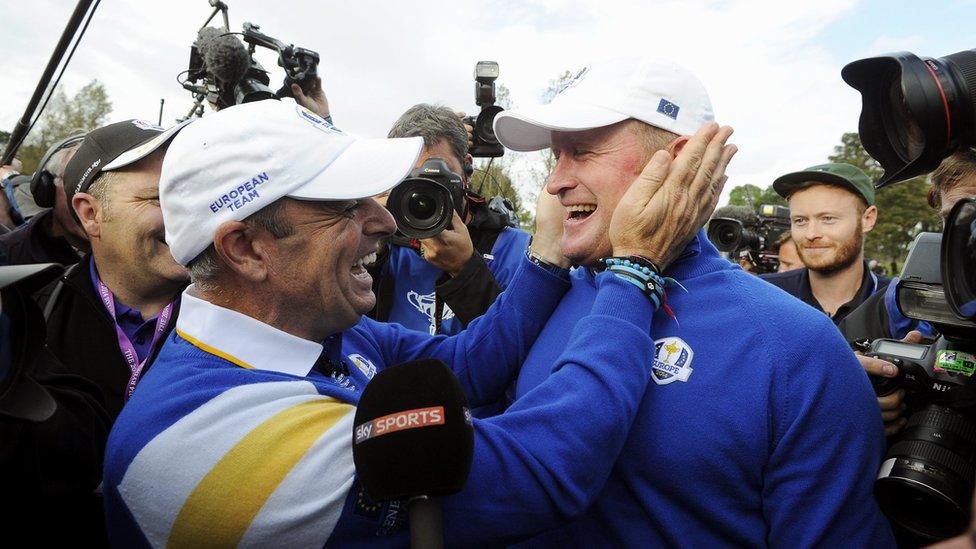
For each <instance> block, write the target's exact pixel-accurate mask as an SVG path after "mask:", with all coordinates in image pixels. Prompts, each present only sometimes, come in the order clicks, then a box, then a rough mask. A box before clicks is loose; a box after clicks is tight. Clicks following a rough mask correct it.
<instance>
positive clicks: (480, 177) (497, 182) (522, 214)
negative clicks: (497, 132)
mask: <svg viewBox="0 0 976 549" xmlns="http://www.w3.org/2000/svg"><path fill="white" fill-rule="evenodd" d="M493 160H494V161H489V162H486V163H485V164H484V165H483V166H478V167H477V168H476V169H475V171H474V174H472V175H471V188H473V189H474V190H475V191H476V192H478V194H480V195H481V196H484V197H485V198H488V199H490V198H492V197H494V196H501V197H503V198H507V199H508V200H510V201H511V202H512V205H513V206H514V207H515V213H516V214H517V215H518V222H519V225H521V226H522V227H523V228H526V227H528V228H531V226H532V222H533V219H534V213H533V212H530V211H528V210H526V209H525V207H524V206H523V203H522V197H521V196H520V195H519V192H518V189H517V188H516V187H515V185H514V184H513V183H512V178H511V177H510V176H509V174H508V166H507V165H505V163H504V162H499V159H498V158H495V159H493Z"/></svg>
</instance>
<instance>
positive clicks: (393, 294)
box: [370, 104, 529, 335]
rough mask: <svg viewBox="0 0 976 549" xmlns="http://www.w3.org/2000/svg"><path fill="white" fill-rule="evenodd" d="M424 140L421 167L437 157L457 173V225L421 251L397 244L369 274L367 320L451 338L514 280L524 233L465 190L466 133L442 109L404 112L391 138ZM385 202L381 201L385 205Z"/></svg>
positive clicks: (426, 107)
mask: <svg viewBox="0 0 976 549" xmlns="http://www.w3.org/2000/svg"><path fill="white" fill-rule="evenodd" d="M415 136H420V137H423V138H424V150H423V152H422V153H421V155H420V158H419V159H418V160H417V166H416V167H418V168H419V167H420V166H422V165H423V164H424V162H426V161H427V160H428V159H430V158H441V159H443V160H444V161H445V162H446V163H447V166H448V168H449V169H450V170H451V171H452V172H454V173H455V174H458V175H460V179H461V188H460V189H453V190H452V195H453V196H454V197H455V200H460V202H461V203H460V204H455V213H454V221H453V223H452V225H451V226H449V227H448V228H447V229H445V230H444V231H443V232H441V233H440V234H437V235H435V236H433V237H431V238H426V239H422V240H420V241H418V242H416V244H418V245H419V247H413V246H409V245H404V244H406V243H403V242H402V240H394V241H393V242H391V243H390V245H389V248H388V250H387V251H386V252H385V253H383V252H381V253H380V259H379V260H378V262H377V263H376V264H374V266H372V267H371V268H370V272H371V273H375V275H374V290H375V292H376V299H377V302H376V309H375V310H374V312H373V313H372V314H370V316H371V317H372V318H375V319H376V320H380V321H383V322H396V323H399V324H402V325H404V326H406V327H408V328H411V329H414V330H421V331H424V332H428V333H430V334H437V333H440V334H448V335H451V334H456V333H458V332H460V331H461V330H463V329H464V328H465V327H466V326H467V325H468V323H469V322H470V321H471V320H473V319H474V318H477V317H479V316H481V315H482V314H484V312H485V311H486V310H487V309H488V307H489V306H490V305H491V304H492V303H493V302H494V301H495V299H496V298H497V297H498V294H500V293H501V292H502V290H503V289H504V287H505V286H506V285H507V284H508V282H509V281H510V280H511V278H512V276H513V275H514V273H515V268H516V266H517V265H518V264H519V262H520V261H521V256H522V251H523V250H525V248H526V246H527V245H528V241H529V235H528V234H526V233H525V232H524V231H521V230H518V229H513V228H511V227H508V226H507V219H506V218H505V217H504V216H502V215H500V214H498V213H495V212H493V211H491V210H490V209H488V207H487V205H486V204H485V201H484V199H482V198H481V197H480V196H478V195H476V194H474V192H472V191H471V189H470V187H469V173H468V172H469V170H470V166H471V162H472V158H471V155H470V154H468V143H469V140H468V133H467V132H466V130H465V127H464V125H463V124H462V123H461V120H460V119H459V118H458V115H457V114H455V113H454V112H453V111H451V110H450V109H448V108H446V107H437V106H434V105H428V104H419V105H415V106H413V107H411V108H410V109H408V110H407V112H405V113H403V115H402V116H401V117H400V119H399V120H397V122H396V123H395V124H394V125H393V128H392V129H391V130H390V133H389V136H388V137H415ZM385 198H386V197H382V198H380V201H381V202H382V203H385Z"/></svg>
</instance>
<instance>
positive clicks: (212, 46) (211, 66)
mask: <svg viewBox="0 0 976 549" xmlns="http://www.w3.org/2000/svg"><path fill="white" fill-rule="evenodd" d="M210 5H211V6H213V7H214V12H213V13H212V14H211V15H210V18H209V19H207V21H206V22H205V23H204V26H203V28H201V29H200V31H199V32H198V33H197V39H196V41H195V42H194V43H193V45H192V46H191V47H190V64H189V69H188V70H187V73H186V75H187V76H186V81H184V82H183V83H182V84H183V87H184V88H185V89H187V90H189V91H191V92H193V94H194V96H195V97H196V99H197V104H196V105H194V109H191V111H190V115H192V114H193V113H194V111H196V110H197V109H198V108H199V109H202V102H203V100H204V99H206V100H207V101H209V102H211V103H214V104H215V105H217V106H218V108H226V107H229V106H232V105H237V104H241V103H249V102H251V101H260V100H263V99H281V98H283V97H292V91H291V86H292V84H298V85H299V86H301V88H302V91H304V92H305V93H309V92H310V91H312V89H313V87H314V86H315V82H316V78H317V76H318V64H319V54H318V53H316V52H314V51H312V50H309V49H306V48H300V47H296V46H294V45H292V44H286V43H284V42H282V41H281V40H278V39H277V38H273V37H271V36H268V35H267V34H264V33H262V32H261V30H260V27H259V26H258V25H255V24H253V23H244V25H243V32H241V33H231V32H230V28H229V24H228V18H227V9H228V8H227V4H225V3H223V2H220V1H218V0H210ZM217 13H222V14H223V19H224V26H223V28H222V29H218V28H213V27H207V24H209V23H210V21H211V20H212V19H213V18H214V16H215V15H217ZM235 34H240V35H241V38H243V40H244V42H245V43H246V44H247V46H248V47H247V48H245V47H244V44H242V43H241V41H240V40H238V39H237V38H236V37H235V36H234V35H235ZM258 46H260V47H262V48H267V49H270V50H272V51H274V52H275V53H277V54H278V66H279V67H282V68H283V69H284V70H285V78H284V82H283V83H282V86H281V87H280V88H279V89H278V91H275V92H272V91H271V88H269V87H268V86H269V85H270V82H271V79H270V77H269V75H268V71H267V70H265V69H264V67H262V66H261V64H260V63H259V62H258V61H257V60H256V59H254V53H255V51H256V50H257V47H258Z"/></svg>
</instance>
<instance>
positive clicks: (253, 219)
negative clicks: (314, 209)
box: [186, 198, 295, 291]
mask: <svg viewBox="0 0 976 549" xmlns="http://www.w3.org/2000/svg"><path fill="white" fill-rule="evenodd" d="M285 200H288V199H287V198H279V199H278V200H275V201H274V202H272V203H271V204H268V205H267V206H265V207H263V208H261V209H260V210H258V211H256V212H254V213H253V214H251V215H249V216H247V217H246V218H244V223H247V224H249V225H254V226H256V227H260V228H262V229H264V230H266V231H268V232H269V233H271V236H273V237H275V238H276V239H277V238H285V237H286V236H291V235H292V234H294V232H295V228H294V227H293V226H292V225H291V224H289V223H288V220H287V219H285V216H284V213H283V212H282V209H283V208H284V206H285ZM186 268H187V270H188V271H189V273H190V281H191V282H193V283H194V284H196V285H197V287H198V288H200V289H201V290H204V291H213V290H216V289H217V288H216V284H215V281H216V279H217V277H218V276H220V273H221V272H223V263H222V262H221V260H220V257H219V256H218V255H217V248H216V247H214V245H213V244H212V243H211V244H210V246H208V247H207V249H206V250H204V251H202V252H200V254H199V255H197V256H196V257H194V258H193V259H192V260H191V261H190V263H189V264H188V265H187V266H186Z"/></svg>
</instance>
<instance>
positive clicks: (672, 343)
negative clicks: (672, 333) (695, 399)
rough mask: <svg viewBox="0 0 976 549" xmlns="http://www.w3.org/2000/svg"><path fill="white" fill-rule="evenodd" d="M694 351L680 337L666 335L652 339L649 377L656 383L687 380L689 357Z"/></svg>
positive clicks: (689, 365) (689, 369) (663, 383)
mask: <svg viewBox="0 0 976 549" xmlns="http://www.w3.org/2000/svg"><path fill="white" fill-rule="evenodd" d="M694 357H695V351H692V350H691V347H690V346H689V345H688V344H687V343H685V340H683V339H681V338H680V337H666V338H664V339H658V340H656V341H654V363H653V364H652V366H651V367H652V368H653V369H654V371H653V372H651V374H652V375H651V379H653V380H654V383H657V384H658V385H667V384H668V383H673V382H675V381H688V377H689V376H691V372H692V368H691V359H693V358H694Z"/></svg>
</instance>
